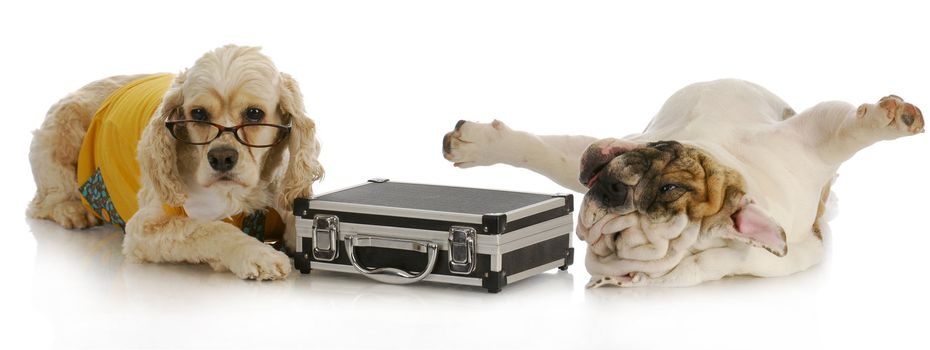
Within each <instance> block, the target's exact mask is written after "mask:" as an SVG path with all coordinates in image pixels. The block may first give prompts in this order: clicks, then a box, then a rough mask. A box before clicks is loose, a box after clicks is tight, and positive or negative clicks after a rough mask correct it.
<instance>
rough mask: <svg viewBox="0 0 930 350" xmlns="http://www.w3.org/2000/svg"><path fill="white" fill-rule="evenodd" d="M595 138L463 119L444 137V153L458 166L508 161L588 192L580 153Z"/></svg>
mask: <svg viewBox="0 0 930 350" xmlns="http://www.w3.org/2000/svg"><path fill="white" fill-rule="evenodd" d="M595 140H596V139H595V138H593V137H588V136H567V135H549V136H537V135H533V134H530V133H527V132H523V131H517V130H513V129H510V128H509V127H507V126H506V125H504V123H502V122H500V121H498V120H495V121H494V122H492V123H490V124H483V123H472V122H466V121H460V122H459V123H458V124H457V125H456V126H455V130H453V131H451V132H449V133H447V134H446V135H445V137H444V138H443V143H442V144H443V147H442V148H443V156H445V157H446V159H448V160H449V161H451V162H454V163H455V166H457V167H462V168H469V167H473V166H482V165H492V164H498V163H501V164H508V165H512V166H515V167H520V168H526V169H529V170H532V171H535V172H537V173H539V174H541V175H543V176H546V177H548V178H549V179H552V180H553V181H555V182H556V183H558V184H559V185H561V186H563V187H565V188H568V189H571V190H572V191H576V192H582V193H583V192H587V188H585V187H584V186H583V185H582V184H581V183H579V182H578V181H579V180H578V176H579V173H580V171H581V170H580V167H581V155H582V153H583V152H584V150H585V149H586V148H587V147H588V145H590V144H591V143H592V142H594V141H595Z"/></svg>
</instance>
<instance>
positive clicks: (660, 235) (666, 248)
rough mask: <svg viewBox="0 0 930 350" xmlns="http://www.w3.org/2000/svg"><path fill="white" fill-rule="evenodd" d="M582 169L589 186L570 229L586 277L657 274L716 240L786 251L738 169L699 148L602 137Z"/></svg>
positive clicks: (583, 180) (779, 233)
mask: <svg viewBox="0 0 930 350" xmlns="http://www.w3.org/2000/svg"><path fill="white" fill-rule="evenodd" d="M581 167H582V169H581V177H580V181H581V183H583V184H585V185H586V186H587V187H588V188H589V189H590V190H589V191H588V193H587V194H586V195H585V197H584V202H583V204H582V208H581V210H580V214H579V215H580V216H579V220H578V229H577V231H576V232H577V234H578V235H579V237H580V238H581V239H583V240H585V241H587V242H588V244H589V251H588V259H587V264H586V265H587V267H588V270H589V272H591V274H592V275H599V276H620V277H624V276H626V277H629V276H633V275H634V274H636V273H644V274H646V275H649V276H651V277H656V276H661V275H664V274H665V273H667V272H668V271H670V270H671V269H673V268H674V267H675V266H676V265H677V264H678V263H679V262H680V261H681V259H682V258H684V257H685V256H687V255H689V254H692V253H694V252H695V251H694V250H700V249H704V248H705V247H704V246H706V245H707V244H708V242H709V241H713V240H715V239H716V240H717V243H711V244H718V245H719V244H726V240H737V241H741V242H744V243H748V244H750V245H754V246H759V247H762V248H765V249H768V250H769V251H771V252H772V253H774V254H776V255H779V256H781V255H784V254H785V253H786V252H787V246H786V245H785V242H784V231H783V230H782V229H781V227H779V226H778V225H777V224H775V223H774V221H772V220H771V218H769V216H768V215H766V214H765V213H764V212H763V211H762V210H761V209H760V208H758V207H757V206H756V205H755V204H753V203H752V201H751V200H750V199H749V198H748V197H746V196H745V194H746V191H745V185H744V181H743V179H742V177H741V176H740V174H738V173H737V172H736V171H734V170H732V169H730V168H728V167H725V166H723V165H721V164H719V163H718V162H717V161H715V160H714V159H713V158H712V157H711V156H710V155H708V154H707V153H705V152H703V151H702V150H700V149H698V148H695V147H693V146H688V145H684V144H681V143H678V142H675V141H661V142H654V143H648V144H638V143H631V142H626V141H621V140H616V139H605V140H601V141H598V142H595V143H594V144H592V145H591V146H590V147H589V148H588V149H587V151H586V152H585V154H584V155H583V158H582V165H581Z"/></svg>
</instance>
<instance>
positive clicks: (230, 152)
mask: <svg viewBox="0 0 930 350" xmlns="http://www.w3.org/2000/svg"><path fill="white" fill-rule="evenodd" d="M237 160H239V152H237V151H236V150H235V149H232V148H230V147H217V148H215V149H211V150H210V151H209V152H207V161H209V162H210V167H211V168H213V170H216V171H222V172H227V171H230V170H232V168H233V167H235V166H236V161H237Z"/></svg>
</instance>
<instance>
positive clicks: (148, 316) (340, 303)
mask: <svg viewBox="0 0 930 350" xmlns="http://www.w3.org/2000/svg"><path fill="white" fill-rule="evenodd" d="M26 223H27V224H28V227H29V228H30V229H31V230H32V234H33V236H34V237H35V240H36V243H37V249H36V255H35V271H34V274H33V283H32V286H31V290H32V300H31V302H32V307H33V309H34V310H35V311H36V312H37V313H38V314H39V315H40V316H41V318H42V319H44V320H47V321H48V322H49V325H48V326H49V327H50V329H52V330H54V332H53V335H54V336H52V337H51V338H49V339H46V341H48V342H49V343H48V345H52V346H55V347H58V346H65V345H67V346H74V345H81V346H85V345H86V346H91V345H94V346H96V345H113V346H130V347H176V346H178V345H181V344H184V345H185V346H194V347H197V346H219V345H221V344H227V345H234V346H240V345H253V346H265V345H288V344H290V345H298V344H303V343H304V342H310V343H313V344H316V345H321V346H323V347H335V348H371V347H381V346H386V347H389V348H404V347H406V346H405V344H407V342H408V341H410V340H404V339H405V337H407V336H414V335H416V338H419V339H423V340H424V341H426V340H432V341H435V342H448V341H450V339H451V338H455V337H457V336H456V335H457V334H460V332H463V331H466V332H474V331H477V330H479V329H484V330H483V331H482V332H483V333H481V337H474V338H468V337H466V339H461V340H457V341H456V342H454V343H453V344H451V346H452V347H453V348H458V347H462V348H464V347H469V346H472V345H475V344H479V343H483V342H486V341H488V340H493V341H494V343H495V344H500V345H506V344H510V345H512V346H519V347H524V346H527V345H528V344H532V343H533V342H534V341H538V342H539V344H537V345H542V346H553V345H554V344H573V343H579V342H583V343H608V344H624V343H627V342H629V343H630V344H640V345H649V344H652V342H653V341H654V340H655V339H654V338H655V337H660V338H661V337H665V336H669V335H668V334H665V333H666V332H665V330H664V328H666V327H671V328H674V329H678V330H683V331H685V334H676V335H675V337H690V336H695V337H701V336H709V335H702V334H701V333H702V332H704V331H706V330H707V329H715V328H717V327H718V326H719V327H723V328H726V329H728V332H727V333H729V332H735V333H736V334H738V335H737V336H736V338H737V339H738V338H739V337H741V336H742V337H751V335H752V334H753V333H757V332H760V331H762V330H761V329H766V328H767V327H775V328H777V329H778V332H790V333H791V334H793V335H795V336H796V337H800V339H807V340H809V339H816V337H817V334H816V333H817V332H816V329H817V328H818V327H817V313H818V311H817V308H816V307H815V306H816V305H815V304H816V302H815V300H816V299H817V296H816V290H817V289H818V285H819V282H818V280H820V279H821V278H822V277H823V276H822V274H823V273H822V271H821V269H820V268H815V269H814V270H812V271H809V272H806V273H803V274H799V275H796V276H791V277H787V278H779V279H756V278H739V279H729V280H725V281H721V282H713V283H707V284H705V285H702V286H699V287H696V288H684V289H648V288H647V289H619V288H601V289H596V290H585V289H583V285H584V283H585V282H587V278H588V275H587V273H585V272H584V271H583V269H582V267H581V266H577V265H575V266H572V268H571V269H570V270H569V272H557V270H554V271H553V272H549V273H546V274H543V275H540V276H536V277H533V278H530V279H527V280H524V281H520V282H518V283H515V284H513V285H509V286H507V287H505V288H504V290H503V291H502V292H501V293H499V294H488V293H486V292H485V291H484V290H483V289H481V288H472V287H460V286H450V285H444V284H436V283H421V284H415V285H409V286H396V285H387V284H380V283H377V282H374V281H371V280H368V279H366V278H364V277H361V276H356V275H344V274H338V273H330V272H322V271H314V272H313V273H312V274H310V275H300V274H299V273H295V274H292V275H291V276H290V277H289V278H288V279H287V280H284V281H277V282H255V281H243V280H240V279H238V278H236V277H235V276H234V275H232V274H230V273H217V272H214V271H212V270H211V269H210V268H209V267H208V266H206V265H190V264H136V263H129V262H125V261H124V259H123V257H122V254H121V252H120V245H121V243H122V235H123V234H122V232H120V231H119V230H117V229H114V228H109V227H98V228H95V229H91V230H84V231H71V230H65V229H62V228H60V227H58V226H57V225H55V224H53V223H51V222H48V221H37V220H26ZM759 313H764V314H765V315H766V320H763V321H755V322H748V323H747V322H741V321H739V320H746V319H754V318H757V316H758V314H759ZM708 317H713V318H715V319H717V320H720V319H724V320H727V322H726V323H727V324H726V325H725V326H724V325H718V326H714V325H711V324H706V323H705V321H704V320H706V319H708ZM788 321H790V322H788ZM345 331H350V332H349V334H352V333H355V335H354V336H352V335H350V336H346V335H343V336H340V337H331V336H325V335H326V334H333V333H334V332H335V333H341V334H344V332H345ZM99 332H104V333H105V334H106V336H105V337H97V336H96V335H98V334H99ZM514 332H516V333H514ZM689 332H694V334H690V335H689V334H688V333H689ZM515 334H522V335H519V336H518V335H515ZM740 334H741V335H740ZM400 335H405V336H400ZM311 338H312V341H311ZM624 338H628V339H624ZM793 339H799V338H793ZM663 341H667V340H663ZM777 344H781V345H792V344H795V342H794V341H792V342H788V343H785V342H780V343H777Z"/></svg>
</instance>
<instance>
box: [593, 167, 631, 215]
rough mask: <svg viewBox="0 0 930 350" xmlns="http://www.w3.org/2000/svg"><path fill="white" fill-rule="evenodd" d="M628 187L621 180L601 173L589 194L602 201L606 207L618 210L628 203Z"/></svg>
mask: <svg viewBox="0 0 930 350" xmlns="http://www.w3.org/2000/svg"><path fill="white" fill-rule="evenodd" d="M627 187H628V186H627V185H626V184H624V183H622V182H620V180H619V179H617V178H614V177H613V176H610V175H608V174H606V171H601V174H600V175H599V176H598V177H597V180H596V181H595V182H594V184H593V186H591V190H590V191H588V193H589V194H591V195H592V196H594V198H596V199H597V200H599V201H601V203H602V204H604V206H606V207H608V208H616V207H619V206H621V205H623V204H625V203H626V197H627V192H628V191H629V190H628V188H627Z"/></svg>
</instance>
